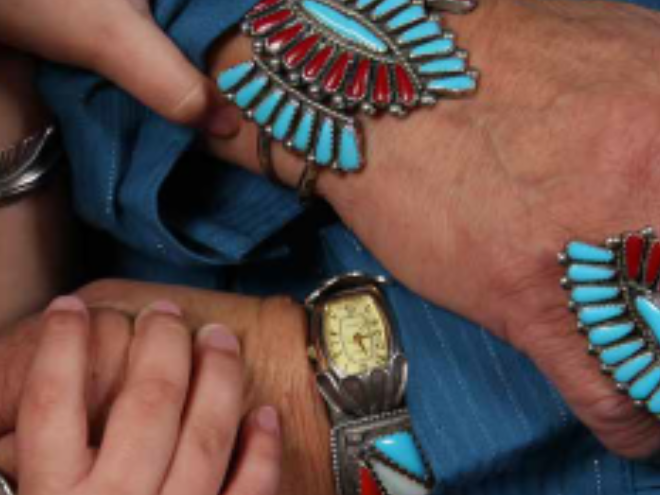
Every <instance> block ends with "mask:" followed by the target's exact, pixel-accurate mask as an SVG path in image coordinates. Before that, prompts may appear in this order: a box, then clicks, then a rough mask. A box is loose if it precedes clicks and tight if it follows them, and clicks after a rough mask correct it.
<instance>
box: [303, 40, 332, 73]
mask: <svg viewBox="0 0 660 495" xmlns="http://www.w3.org/2000/svg"><path fill="white" fill-rule="evenodd" d="M333 51H334V49H333V48H332V47H331V46H326V47H325V48H323V49H321V50H319V52H318V53H317V54H316V55H314V56H313V57H312V59H311V60H310V61H309V62H307V65H306V66H305V69H304V70H303V77H304V78H305V79H307V80H308V81H312V80H314V79H316V78H317V77H318V76H319V74H320V73H321V71H322V70H323V68H324V67H325V64H326V63H327V62H328V60H329V59H330V56H331V55H332V52H333Z"/></svg>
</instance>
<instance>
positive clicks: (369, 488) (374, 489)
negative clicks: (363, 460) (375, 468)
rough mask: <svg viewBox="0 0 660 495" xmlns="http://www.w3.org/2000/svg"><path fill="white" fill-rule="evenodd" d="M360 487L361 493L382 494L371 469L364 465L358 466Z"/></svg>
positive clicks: (365, 494)
mask: <svg viewBox="0 0 660 495" xmlns="http://www.w3.org/2000/svg"><path fill="white" fill-rule="evenodd" d="M360 488H361V491H362V495H382V493H381V491H380V488H379V486H378V483H376V480H375V479H374V477H373V475H372V474H371V471H369V470H368V469H367V468H364V467H362V468H360Z"/></svg>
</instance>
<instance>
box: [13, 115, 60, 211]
mask: <svg viewBox="0 0 660 495" xmlns="http://www.w3.org/2000/svg"><path fill="white" fill-rule="evenodd" d="M61 156H62V147H61V145H60V142H59V139H58V136H57V132H56V130H55V128H54V127H49V128H47V129H46V130H43V131H40V132H38V133H37V134H34V135H32V136H30V137H28V138H26V139H24V140H23V141H21V142H20V143H18V144H17V145H15V146H12V147H11V148H9V149H6V150H1V151H0V206H2V205H4V204H7V203H10V202H13V201H15V200H16V199H18V198H19V197H21V196H23V195H25V194H28V193H30V192H31V191H33V190H35V189H37V188H38V187H40V186H41V185H42V184H43V183H44V181H45V180H46V178H47V177H48V175H49V172H50V171H51V170H53V169H54V168H55V167H56V166H57V164H58V163H59V160H60V158H61Z"/></svg>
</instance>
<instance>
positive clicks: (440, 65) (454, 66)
mask: <svg viewBox="0 0 660 495" xmlns="http://www.w3.org/2000/svg"><path fill="white" fill-rule="evenodd" d="M419 71H420V72H421V73H422V74H447V73H449V74H451V73H454V72H464V71H465V60H464V59H462V58H455V57H452V58H442V59H438V60H434V61H433V62H428V63H425V64H422V65H420V66H419Z"/></svg>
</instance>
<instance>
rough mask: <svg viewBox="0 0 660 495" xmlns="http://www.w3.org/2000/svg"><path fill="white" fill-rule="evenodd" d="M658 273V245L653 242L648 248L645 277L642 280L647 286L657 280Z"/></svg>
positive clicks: (659, 270)
mask: <svg viewBox="0 0 660 495" xmlns="http://www.w3.org/2000/svg"><path fill="white" fill-rule="evenodd" d="M658 273H660V243H658V242H657V241H656V242H654V243H653V244H652V245H651V247H650V248H649V254H648V258H647V260H646V275H645V276H644V279H645V281H646V284H647V285H651V284H652V283H653V282H655V281H656V279H657V278H658Z"/></svg>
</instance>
